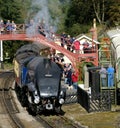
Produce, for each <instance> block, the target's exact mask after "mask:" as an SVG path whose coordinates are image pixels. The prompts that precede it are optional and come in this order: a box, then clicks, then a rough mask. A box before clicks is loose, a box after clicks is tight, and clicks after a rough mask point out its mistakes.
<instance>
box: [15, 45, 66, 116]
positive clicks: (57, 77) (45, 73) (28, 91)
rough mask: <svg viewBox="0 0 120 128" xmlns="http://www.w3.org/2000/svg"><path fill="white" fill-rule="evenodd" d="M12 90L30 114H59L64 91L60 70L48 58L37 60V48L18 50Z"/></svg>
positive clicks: (38, 53)
mask: <svg viewBox="0 0 120 128" xmlns="http://www.w3.org/2000/svg"><path fill="white" fill-rule="evenodd" d="M14 72H15V90H16V92H17V96H18V99H19V100H20V102H21V104H22V106H23V107H26V108H28V110H29V111H30V112H32V113H36V114H37V113H40V112H42V111H46V110H49V111H55V112H57V113H60V112H61V107H62V105H63V104H64V102H65V97H66V90H65V89H64V87H62V84H61V77H62V69H61V67H60V66H59V65H58V64H57V63H55V62H53V61H51V60H50V59H49V58H47V57H42V56H40V48H39V47H38V46H37V44H34V43H33V44H28V45H24V46H22V47H21V48H20V49H18V50H17V52H16V54H15V59H14Z"/></svg>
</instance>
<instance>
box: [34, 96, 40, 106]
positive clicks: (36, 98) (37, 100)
mask: <svg viewBox="0 0 120 128" xmlns="http://www.w3.org/2000/svg"><path fill="white" fill-rule="evenodd" d="M34 98H35V99H34V103H35V104H38V103H39V102H40V98H39V96H35V97H34Z"/></svg>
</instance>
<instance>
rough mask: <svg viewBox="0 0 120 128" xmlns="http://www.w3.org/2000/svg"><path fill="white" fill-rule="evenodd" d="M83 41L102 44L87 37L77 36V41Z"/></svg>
mask: <svg viewBox="0 0 120 128" xmlns="http://www.w3.org/2000/svg"><path fill="white" fill-rule="evenodd" d="M82 39H87V40H89V41H90V42H94V43H95V44H100V42H98V41H96V40H93V39H92V38H90V37H88V36H86V35H79V36H77V40H79V41H80V40H82Z"/></svg>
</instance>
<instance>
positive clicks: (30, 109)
mask: <svg viewBox="0 0 120 128" xmlns="http://www.w3.org/2000/svg"><path fill="white" fill-rule="evenodd" d="M27 111H28V113H29V114H30V115H32V116H36V115H37V108H36V106H35V105H32V104H31V103H29V105H28V107H27Z"/></svg>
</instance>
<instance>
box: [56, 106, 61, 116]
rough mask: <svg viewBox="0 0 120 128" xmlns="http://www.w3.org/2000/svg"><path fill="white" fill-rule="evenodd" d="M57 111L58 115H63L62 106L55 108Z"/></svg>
mask: <svg viewBox="0 0 120 128" xmlns="http://www.w3.org/2000/svg"><path fill="white" fill-rule="evenodd" d="M55 111H56V112H57V114H60V113H61V111H62V110H61V106H59V107H55Z"/></svg>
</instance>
